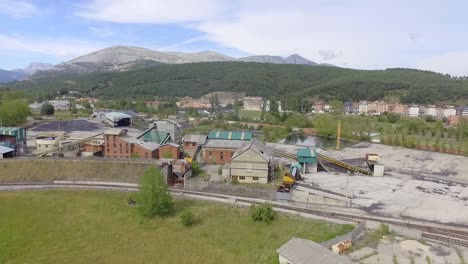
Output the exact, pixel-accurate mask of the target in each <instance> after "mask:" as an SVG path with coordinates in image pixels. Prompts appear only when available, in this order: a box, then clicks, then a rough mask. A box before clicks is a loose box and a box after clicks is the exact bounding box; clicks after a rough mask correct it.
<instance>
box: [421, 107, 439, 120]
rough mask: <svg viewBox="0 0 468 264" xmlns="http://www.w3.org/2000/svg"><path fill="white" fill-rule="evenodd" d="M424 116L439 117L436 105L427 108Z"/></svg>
mask: <svg viewBox="0 0 468 264" xmlns="http://www.w3.org/2000/svg"><path fill="white" fill-rule="evenodd" d="M424 114H425V115H427V116H434V117H435V116H437V109H436V107H435V105H429V106H427V107H426V109H425V111H424Z"/></svg>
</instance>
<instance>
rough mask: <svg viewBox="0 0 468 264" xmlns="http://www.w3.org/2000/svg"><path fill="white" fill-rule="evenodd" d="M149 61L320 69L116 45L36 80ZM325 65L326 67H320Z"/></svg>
mask: <svg viewBox="0 0 468 264" xmlns="http://www.w3.org/2000/svg"><path fill="white" fill-rule="evenodd" d="M149 61H154V62H157V63H162V64H184V63H197V62H220V61H243V62H258V63H275V64H303V65H310V66H317V65H320V64H317V63H315V62H313V61H310V60H307V59H305V58H303V57H301V56H300V55H297V54H292V55H290V56H288V57H286V58H283V57H280V56H271V55H262V56H249V57H242V58H234V57H231V56H227V55H224V54H221V53H219V52H216V51H210V50H206V51H199V52H192V53H190V52H177V51H167V52H163V51H156V50H152V49H147V48H142V47H136V46H112V47H108V48H105V49H101V50H97V51H93V52H90V53H88V54H84V55H82V56H79V57H77V58H74V59H71V60H69V61H66V62H63V63H60V64H57V65H56V66H54V67H53V68H52V69H49V70H47V71H41V72H39V74H36V75H33V76H32V78H38V77H47V76H54V75H60V74H85V73H92V72H105V71H128V70H132V69H135V68H141V67H143V66H144V65H146V64H147V63H148V62H149ZM320 66H322V65H320Z"/></svg>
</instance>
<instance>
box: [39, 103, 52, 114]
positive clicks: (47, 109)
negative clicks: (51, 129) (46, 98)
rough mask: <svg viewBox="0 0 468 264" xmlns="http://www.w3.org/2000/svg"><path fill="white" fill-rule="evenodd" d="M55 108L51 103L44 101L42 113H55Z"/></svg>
mask: <svg viewBox="0 0 468 264" xmlns="http://www.w3.org/2000/svg"><path fill="white" fill-rule="evenodd" d="M54 112H55V108H54V106H53V105H51V104H49V103H44V104H43V105H42V108H41V115H48V116H50V115H54Z"/></svg>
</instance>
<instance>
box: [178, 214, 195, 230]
mask: <svg viewBox="0 0 468 264" xmlns="http://www.w3.org/2000/svg"><path fill="white" fill-rule="evenodd" d="M180 222H181V223H182V225H184V226H186V227H188V226H192V225H193V224H194V223H195V216H194V215H193V214H192V212H190V211H185V212H183V213H182V214H181V215H180Z"/></svg>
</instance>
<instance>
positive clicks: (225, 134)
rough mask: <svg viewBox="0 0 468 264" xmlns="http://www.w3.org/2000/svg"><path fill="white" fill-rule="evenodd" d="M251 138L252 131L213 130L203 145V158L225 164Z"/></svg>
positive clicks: (206, 160)
mask: <svg viewBox="0 0 468 264" xmlns="http://www.w3.org/2000/svg"><path fill="white" fill-rule="evenodd" d="M251 139H252V132H231V131H211V132H210V133H209V134H208V140H207V142H206V143H205V145H204V146H203V159H204V161H205V162H206V163H212V164H218V165H222V164H225V163H227V162H229V161H230V160H231V158H232V156H233V154H234V152H235V151H236V150H237V149H238V148H240V147H241V146H242V145H243V144H244V142H245V141H250V140H251Z"/></svg>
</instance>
